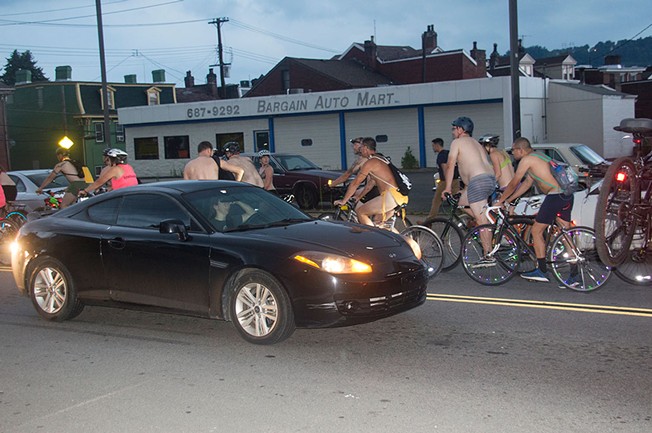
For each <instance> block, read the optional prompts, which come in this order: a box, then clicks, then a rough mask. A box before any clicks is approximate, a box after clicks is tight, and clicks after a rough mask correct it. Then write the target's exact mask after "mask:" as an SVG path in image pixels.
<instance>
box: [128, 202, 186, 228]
mask: <svg viewBox="0 0 652 433" xmlns="http://www.w3.org/2000/svg"><path fill="white" fill-rule="evenodd" d="M169 219H177V220H181V221H182V222H183V223H184V225H185V226H186V227H188V228H190V227H191V218H190V215H189V214H188V213H187V212H186V211H185V210H184V209H182V208H181V206H180V205H179V204H178V203H177V202H176V201H174V200H172V199H171V198H170V197H167V196H165V195H162V194H150V193H147V194H129V195H126V196H124V197H123V199H122V205H121V206H120V211H119V212H118V218H117V221H116V224H117V225H120V226H125V227H137V228H147V229H158V227H159V224H160V223H161V221H164V220H169Z"/></svg>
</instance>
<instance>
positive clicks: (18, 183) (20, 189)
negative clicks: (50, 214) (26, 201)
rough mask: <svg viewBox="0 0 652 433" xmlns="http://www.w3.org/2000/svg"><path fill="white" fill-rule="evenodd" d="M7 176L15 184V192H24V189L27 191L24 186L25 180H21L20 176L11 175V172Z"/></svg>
mask: <svg viewBox="0 0 652 433" xmlns="http://www.w3.org/2000/svg"><path fill="white" fill-rule="evenodd" d="M9 177H10V178H11V180H13V181H14V183H15V184H16V191H17V192H25V191H27V188H26V187H25V182H23V180H22V179H21V178H19V177H18V176H14V175H11V174H10V175H9Z"/></svg>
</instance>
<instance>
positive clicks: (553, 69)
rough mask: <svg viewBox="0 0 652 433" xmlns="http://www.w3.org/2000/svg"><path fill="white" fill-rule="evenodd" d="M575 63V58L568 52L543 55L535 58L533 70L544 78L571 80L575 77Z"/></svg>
mask: <svg viewBox="0 0 652 433" xmlns="http://www.w3.org/2000/svg"><path fill="white" fill-rule="evenodd" d="M575 65H577V60H575V59H574V58H573V56H571V55H570V54H564V55H561V56H554V57H543V58H540V59H536V61H535V63H534V72H535V73H537V74H539V75H540V76H542V77H544V78H552V79H556V80H573V79H575Z"/></svg>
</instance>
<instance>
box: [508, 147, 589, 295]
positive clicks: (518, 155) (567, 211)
mask: <svg viewBox="0 0 652 433" xmlns="http://www.w3.org/2000/svg"><path fill="white" fill-rule="evenodd" d="M512 155H514V158H515V159H516V160H517V161H519V164H518V169H517V170H516V174H515V175H514V177H513V179H512V180H511V182H510V183H509V184H508V185H507V187H506V188H505V191H504V192H503V195H502V196H501V197H500V199H499V200H498V201H497V202H496V204H497V205H502V204H503V203H506V202H510V201H513V200H515V199H516V198H518V197H520V196H521V195H523V194H524V193H525V192H526V191H527V190H528V189H530V187H531V186H532V184H533V183H534V182H536V185H537V187H538V188H539V190H541V191H542V192H543V193H544V194H546V198H545V199H544V200H543V203H542V204H541V208H540V209H539V213H538V214H537V216H536V218H535V220H534V225H533V226H532V240H533V242H534V252H535V254H536V256H537V268H536V269H535V270H533V271H532V272H525V273H523V274H521V277H523V278H525V279H526V280H532V281H544V282H547V281H550V279H549V278H548V276H547V271H548V267H547V263H546V258H545V257H546V241H545V239H544V237H543V232H544V231H545V229H546V228H547V227H548V226H549V225H550V224H552V223H553V222H554V221H555V218H557V217H559V223H560V224H561V225H562V226H564V227H569V226H570V220H571V212H572V210H573V195H572V194H571V195H564V194H562V193H561V192H560V188H559V184H558V183H557V181H556V180H555V178H554V177H553V175H552V173H551V172H550V163H549V162H548V158H545V157H542V156H541V155H539V154H537V153H536V152H534V149H532V147H531V146H530V142H529V141H528V139H527V138H523V137H520V138H517V139H516V140H515V141H514V143H513V144H512ZM524 177H525V180H523V182H522V183H521V184H520V185H519V182H520V180H521V179H523V178H524ZM569 284H573V285H577V284H579V282H578V281H576V280H574V274H573V269H571V281H570V282H569Z"/></svg>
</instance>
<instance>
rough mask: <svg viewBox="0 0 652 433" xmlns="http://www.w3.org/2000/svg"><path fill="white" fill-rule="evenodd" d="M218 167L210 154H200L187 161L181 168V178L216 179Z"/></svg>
mask: <svg viewBox="0 0 652 433" xmlns="http://www.w3.org/2000/svg"><path fill="white" fill-rule="evenodd" d="M218 177H219V167H218V166H217V163H216V162H215V161H214V160H213V158H211V157H210V156H203V155H200V156H198V157H197V158H195V159H193V160H191V161H189V162H188V163H187V164H186V166H185V168H184V169H183V178H184V179H186V180H217V179H218Z"/></svg>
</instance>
